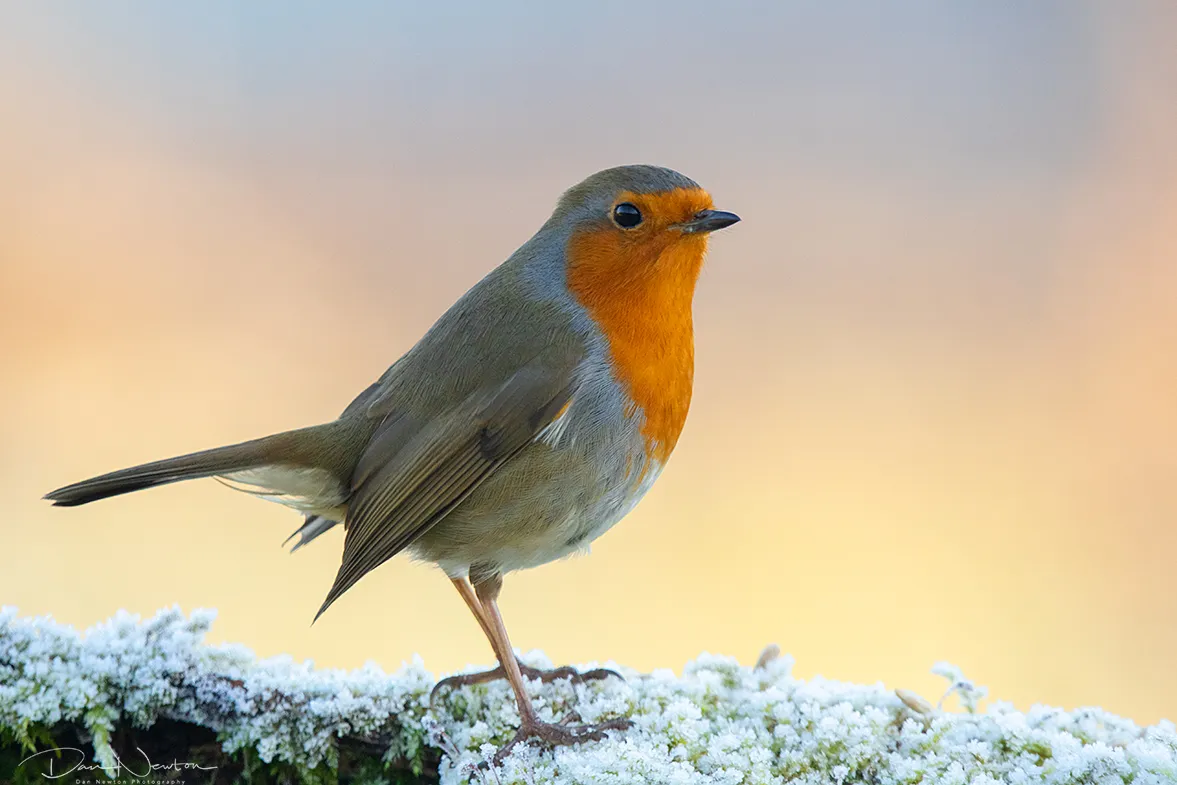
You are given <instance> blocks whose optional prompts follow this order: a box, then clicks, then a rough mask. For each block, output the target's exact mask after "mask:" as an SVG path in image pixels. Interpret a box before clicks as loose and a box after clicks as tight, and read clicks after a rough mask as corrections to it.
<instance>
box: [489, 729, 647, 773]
mask: <svg viewBox="0 0 1177 785" xmlns="http://www.w3.org/2000/svg"><path fill="white" fill-rule="evenodd" d="M632 726H633V720H631V719H628V718H627V717H616V718H614V719H611V720H607V721H605V722H599V723H597V724H596V725H567V724H564V723H557V722H540V721H539V720H537V719H531V720H524V721H523V724H522V725H520V726H519V730H518V732H516V733H515V737H514V738H512V739H511V740H510V741H509V742H507V744H506V746H504V747H503V748H502V749H500V750H499V751H498V752H496V753H495V754H494V758H492V759H491V761H492V762H493V763H494V764H495V765H498V764H500V763H502V762H503V760H504V759H506V757H507V756H508V755H510V754H511V750H513V749H515V746H516V745H518V744H519V743H521V742H526V741H527V740H528V739H539V740H540V741H541V742H543V743H544V744H546V745H548V746H550V747H565V746H568V745H570V744H583V743H584V742H586V741H600V740H601V739H603V738H605V734H606V733H607V732H608V731H611V730H628V729H629V728H631V727H632Z"/></svg>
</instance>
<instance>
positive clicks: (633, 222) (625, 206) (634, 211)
mask: <svg viewBox="0 0 1177 785" xmlns="http://www.w3.org/2000/svg"><path fill="white" fill-rule="evenodd" d="M613 220H614V221H615V222H616V223H617V225H618V226H620V227H621V228H622V229H632V228H634V227H635V226H637V225H638V224H640V223H641V222H642V211H641V210H639V209H638V208H637V207H635V206H634V205H632V204H630V203H629V202H622V203H621V204H619V205H617V206H616V207H614V208H613Z"/></svg>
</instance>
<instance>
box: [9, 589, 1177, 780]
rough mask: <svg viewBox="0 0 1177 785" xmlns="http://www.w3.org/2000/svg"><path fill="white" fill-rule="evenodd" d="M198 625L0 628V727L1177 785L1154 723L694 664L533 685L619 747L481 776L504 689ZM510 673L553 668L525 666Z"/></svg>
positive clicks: (649, 764) (323, 754) (126, 620)
mask: <svg viewBox="0 0 1177 785" xmlns="http://www.w3.org/2000/svg"><path fill="white" fill-rule="evenodd" d="M213 617H214V614H213V613H211V612H208V611H196V612H194V613H193V614H192V615H191V617H189V618H185V617H184V615H183V614H182V613H181V612H180V610H179V609H178V608H171V609H165V610H162V611H160V612H159V613H157V614H156V615H155V616H154V617H153V618H151V619H148V620H145V621H142V620H140V619H139V618H138V617H135V616H131V615H129V614H126V613H120V614H118V615H117V616H115V617H114V618H113V619H111V620H109V621H107V622H105V623H103V624H100V625H98V626H96V627H94V628H92V629H90V630H88V631H86V632H85V633H84V634H79V633H77V632H76V631H74V630H73V629H71V628H69V627H66V626H63V625H59V624H57V623H55V622H53V621H52V620H51V619H47V618H34V619H22V618H18V617H17V614H16V611H15V610H14V609H11V608H6V609H4V610H3V611H2V612H0V726H2V727H3V728H5V729H7V730H8V731H9V732H11V733H13V734H15V735H16V736H17V738H23V737H24V736H25V734H26V733H27V731H28V730H29V729H30V728H31V727H34V726H39V725H53V724H54V723H57V722H62V721H65V722H73V723H77V724H79V725H82V726H84V727H86V728H87V729H88V730H89V732H90V733H91V734H92V735H93V737H94V740H95V748H96V750H97V758H98V760H99V762H102V763H111V762H112V759H111V757H110V756H111V754H112V753H111V749H110V747H109V744H108V741H109V737H110V733H111V732H112V731H113V729H114V728H115V726H116V724H117V723H120V722H121V723H129V724H133V725H135V726H139V727H146V726H149V725H151V724H152V723H153V722H155V721H156V720H157V719H159V718H170V719H177V720H183V721H187V722H192V723H196V724H199V725H203V726H206V727H210V728H212V729H214V730H216V731H217V732H218V733H219V734H220V738H221V739H222V744H223V745H224V747H225V749H226V750H227V751H229V752H233V751H237V750H241V749H243V748H247V747H248V748H252V749H254V750H255V751H256V753H257V754H258V756H259V757H260V758H261V759H262V760H264V761H271V760H281V761H285V762H287V763H290V764H293V765H294V766H296V767H298V768H300V769H304V770H309V769H311V768H314V767H315V766H318V765H319V764H321V763H323V762H324V761H326V762H327V763H328V764H329V765H330V764H332V763H333V762H334V761H335V759H336V758H335V746H334V740H335V739H336V738H337V737H339V736H360V737H365V738H371V739H379V740H380V741H381V743H382V744H384V745H386V747H387V753H386V755H385V758H386V759H387V760H392V759H408V760H412V759H414V758H415V757H419V756H420V755H421V752H422V750H423V747H425V746H429V747H433V748H435V749H439V750H441V752H442V763H441V779H442V782H445V783H458V782H467V781H470V780H471V779H473V781H476V782H477V781H484V782H487V783H503V784H504V785H507V784H508V783H519V784H520V785H526V784H532V783H534V785H540V784H541V783H594V784H595V785H609V784H611V783H616V784H617V785H621V784H623V783H624V784H625V785H629V783H647V782H657V783H670V784H672V785H694V784H695V783H700V784H702V783H731V784H732V785H736V784H737V783H740V784H745V785H758V784H759V783H786V782H788V783H798V784H799V785H806V784H809V783H812V784H813V785H817V783H822V785H825V784H826V783H852V782H870V783H877V784H878V785H891V784H892V783H920V782H922V783H937V784H943V785H956V784H959V785H993V784H995V783H1014V784H1015V785H1017V784H1020V783H1058V784H1059V785H1062V784H1063V783H1068V784H1070V783H1098V784H1099V785H1104V783H1132V784H1133V785H1161V784H1162V783H1177V728H1175V727H1174V725H1173V724H1172V723H1171V722H1161V723H1158V724H1157V725H1154V726H1151V727H1146V728H1141V727H1138V726H1137V725H1135V724H1134V723H1132V722H1131V721H1129V720H1125V719H1121V718H1119V717H1116V716H1113V715H1111V714H1108V713H1106V712H1104V711H1102V710H1100V709H1079V710H1076V711H1070V712H1068V711H1062V710H1060V709H1054V708H1049V707H1044V706H1036V707H1034V708H1033V709H1031V710H1030V711H1028V712H1025V713H1023V712H1019V711H1016V710H1015V709H1014V708H1013V707H1012V706H1010V705H1009V704H1006V703H1001V702H997V703H995V704H993V705H991V706H989V707H988V708H987V709H986V710H985V711H983V712H982V711H978V709H977V700H978V699H979V698H981V697H983V696H984V694H985V693H984V691H983V689H982V688H978V687H977V686H976V685H974V684H973V683H972V682H971V681H969V680H968V679H966V678H965V677H964V675H963V674H962V673H961V672H960V670H959V669H957V668H955V667H953V666H951V665H947V664H944V663H938V664H937V665H936V669H935V670H936V672H937V673H939V674H940V675H943V676H944V677H945V678H947V679H948V681H949V693H952V692H955V693H956V694H957V695H958V696H959V697H960V700H961V703H962V705H963V706H964V707H965V708H966V712H965V713H950V712H946V711H942V710H941V709H940V708H933V707H932V705H931V704H930V703H929V702H927V701H925V700H923V699H921V698H919V696H914V695H912V694H911V693H903V698H902V699H901V698H900V697H898V696H897V695H896V694H895V693H893V692H890V691H888V690H886V689H884V688H883V687H882V686H881V685H874V686H861V685H855V684H843V683H839V682H833V681H828V680H824V679H812V680H809V681H802V680H800V679H796V678H794V677H793V676H792V675H791V670H792V659H791V658H789V657H787V656H786V657H780V658H775V659H774V658H771V657H768V658H766V661H764V662H762V664H761V665H760V666H759V667H757V668H749V667H741V666H740V665H739V664H738V663H737V662H736V661H735V660H734V659H731V658H726V657H716V656H712V655H703V656H701V657H700V658H698V659H697V660H695V661H694V662H692V663H690V664H688V665H687V667H686V668H685V669H684V672H683V674H682V676H681V677H676V676H674V675H673V674H672V673H670V672H669V671H656V672H654V673H652V674H639V673H636V672H634V671H632V670H628V669H624V668H616V666H613V665H612V664H610V667H614V668H616V669H617V670H619V671H620V672H622V673H623V674H624V676H625V679H626V680H625V681H624V682H621V681H618V680H616V679H607V680H604V681H595V682H590V683H587V684H578V685H572V684H570V683H568V682H556V683H553V684H547V685H541V684H538V683H536V684H533V685H532V694H533V695H534V696H535V700H536V706H537V708H538V710H539V712H540V715H541V717H542V718H544V719H548V720H558V719H561V718H563V717H565V716H567V715H569V714H570V713H572V712H573V711H575V712H576V714H578V715H579V717H580V718H581V720H582V721H584V722H597V721H601V720H604V719H608V718H610V717H615V716H618V715H625V716H628V717H630V718H631V719H632V720H633V721H634V727H633V728H631V729H630V730H628V731H625V732H614V733H612V734H611V735H610V737H609V738H608V739H607V740H605V741H601V742H593V743H588V744H584V745H581V746H578V747H565V748H559V749H555V750H547V749H539V748H536V747H528V746H519V747H517V748H516V750H515V751H514V752H513V753H512V755H511V756H510V757H508V758H507V760H506V761H505V762H504V764H503V765H502V766H501V767H499V768H498V769H497V770H495V771H493V772H487V771H485V770H479V769H477V766H478V764H480V763H483V762H485V761H486V760H488V758H489V757H490V756H492V755H493V753H494V750H495V749H497V748H498V746H499V745H501V744H503V743H504V742H505V741H506V740H508V739H509V738H510V737H511V734H512V732H513V729H514V727H515V726H516V724H517V721H518V715H517V714H516V712H515V708H514V705H513V703H512V699H511V692H510V690H509V689H508V688H507V685H506V684H504V683H502V682H496V683H491V684H488V685H480V686H474V687H465V688H463V689H461V690H458V691H455V692H453V693H451V694H447V695H445V696H444V697H443V698H441V699H439V700H438V702H437V705H436V706H435V707H434V708H432V709H431V708H430V706H429V690H430V688H431V687H432V685H433V676H432V674H430V673H429V672H427V671H426V670H425V668H424V666H423V664H422V663H421V662H420V661H419V660H418V661H414V662H413V663H412V664H411V665H406V666H404V667H402V668H401V669H400V670H398V671H397V672H395V673H393V674H386V673H385V672H384V671H383V670H381V669H380V668H379V667H377V666H375V665H373V664H369V665H367V666H365V667H363V668H360V669H358V670H354V671H341V670H326V669H315V668H313V667H312V666H311V665H310V664H309V663H296V662H294V661H293V660H291V659H290V658H276V659H270V660H257V659H256V658H255V657H254V656H253V654H252V653H251V652H249V651H248V650H246V649H244V648H242V647H239V646H219V647H213V646H205V645H204V644H203V642H202V641H203V638H204V636H205V634H206V633H207V631H208V629H209V626H210V625H211V623H212V620H213ZM525 659H527V660H528V661H529V662H530V663H531V664H533V665H537V666H541V667H547V666H549V665H550V663H548V662H546V660H544V658H543V656H542V655H540V654H535V653H533V654H531V655H528V656H527V657H526V658H525Z"/></svg>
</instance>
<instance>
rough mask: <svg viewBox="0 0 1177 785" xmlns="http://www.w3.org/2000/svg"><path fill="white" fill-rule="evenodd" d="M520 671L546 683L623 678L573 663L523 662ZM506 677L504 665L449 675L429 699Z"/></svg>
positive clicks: (611, 672)
mask: <svg viewBox="0 0 1177 785" xmlns="http://www.w3.org/2000/svg"><path fill="white" fill-rule="evenodd" d="M519 672H520V673H521V674H523V678H525V679H538V680H539V681H541V682H543V683H544V684H548V683H550V682H553V681H557V680H558V679H568V680H569V681H571V682H572V683H573V684H580V683H581V682H586V681H596V680H597V679H607V678H609V677H610V676H616V677H617V678H618V679H622V676H621V674H620V673H618V672H617V671H614V670H610V669H608V668H594V669H593V670H591V671H585V672H584V673H581V672H580V671H578V670H577V669H576V668H573V667H572V666H571V665H565V666H564V667H562V668H551V669H550V670H541V669H539V668H532V667H531V666H530V665H524V664H523V663H522V662H521V663H519ZM505 678H507V671H506V670H505V669H504V668H503V666H502V665H500V666H499V667H497V668H495V669H494V670H489V671H481V672H479V673H460V674H458V675H457V676H449V677H447V678H444V679H442V680H441V681H439V682H438V683H437V684H435V685H433V691H432V692H430V693H429V700H430V702H431V703H432V702H433V699H434V698H436V697H437V694H438V692H440V691H441V690H443V689H446V690H454V689H457V688H459V687H468V686H470V685H471V684H486V683H487V682H488V681H498V680H499V679H505ZM622 681H624V679H622Z"/></svg>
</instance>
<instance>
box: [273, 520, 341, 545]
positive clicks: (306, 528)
mask: <svg viewBox="0 0 1177 785" xmlns="http://www.w3.org/2000/svg"><path fill="white" fill-rule="evenodd" d="M337 523H339V521H337V520H332V519H330V518H327V517H325V516H323V515H315V514H313V513H312V514H310V515H308V516H306V520H304V521H303V524H302V526H299V527H298V528H297V529H295V530H294V531H293V532H292V533H291V535H290V536H289V537H287V538H286V540H285V541H284V542H283V543H282V544H283V545H285V544H286V543H288V542H290V541H291V540H293V539H294V538H295V537H298V542H296V543H294V547H293V548H291V549H290V552H291V553H294V552H295V551H297V550H298V549H299V548H301V547H302V546H304V545H306V544H307V543H308V542H310V541H311V540H313V539H315V538H316V537H318V536H319V535H320V534H322V533H323V532H325V531H327V530H328V529H330V528H331V527H332V526H335V525H336V524H337Z"/></svg>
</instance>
